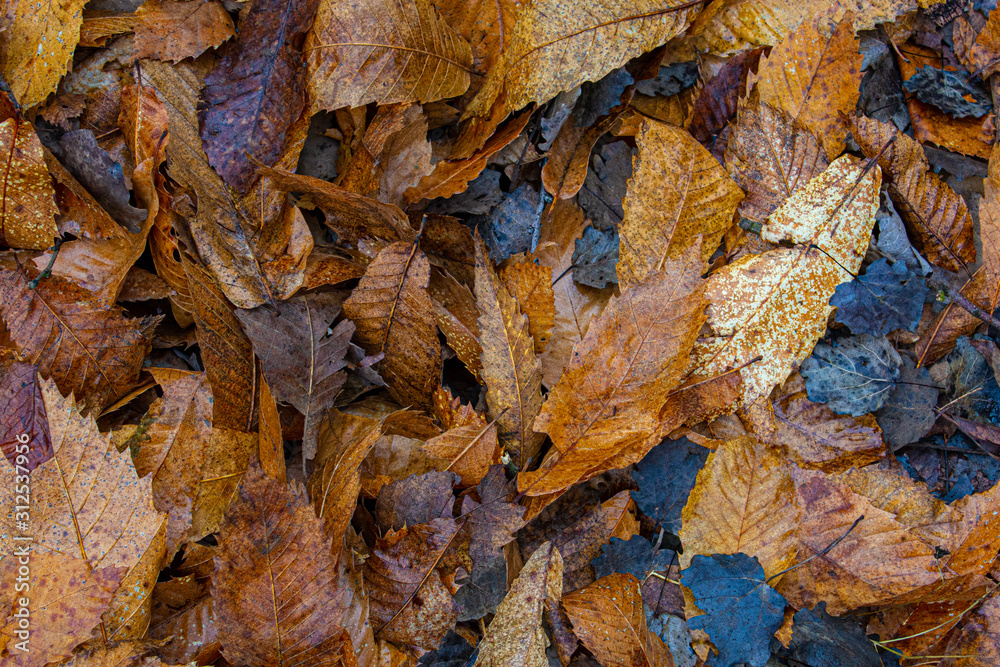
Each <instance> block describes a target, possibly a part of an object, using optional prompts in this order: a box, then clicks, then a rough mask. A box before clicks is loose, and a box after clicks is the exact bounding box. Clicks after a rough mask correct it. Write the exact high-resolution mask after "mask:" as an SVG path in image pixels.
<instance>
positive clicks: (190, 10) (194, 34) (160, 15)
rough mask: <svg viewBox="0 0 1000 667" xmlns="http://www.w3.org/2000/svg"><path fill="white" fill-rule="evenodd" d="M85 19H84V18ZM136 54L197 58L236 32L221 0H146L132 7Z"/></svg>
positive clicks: (154, 57) (166, 58)
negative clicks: (206, 0) (135, 7)
mask: <svg viewBox="0 0 1000 667" xmlns="http://www.w3.org/2000/svg"><path fill="white" fill-rule="evenodd" d="M84 22H85V23H86V19H84ZM134 27H135V55H136V57H137V58H153V59H154V60H170V61H173V62H178V61H180V60H184V59H185V58H197V57H198V56H200V55H201V54H202V53H204V52H205V51H206V50H208V49H211V48H214V47H216V46H219V45H220V44H222V43H223V42H225V41H226V40H228V39H229V38H230V37H232V36H233V35H235V34H236V32H235V30H234V29H233V20H232V19H231V18H230V17H229V14H228V13H227V12H226V9H225V7H223V6H222V3H221V2H215V1H214V0H210V1H209V2H203V1H199V0H194V1H191V0H182V1H179V2H178V1H177V0H146V2H144V3H142V4H141V5H139V8H138V9H137V10H136V11H135V26H134Z"/></svg>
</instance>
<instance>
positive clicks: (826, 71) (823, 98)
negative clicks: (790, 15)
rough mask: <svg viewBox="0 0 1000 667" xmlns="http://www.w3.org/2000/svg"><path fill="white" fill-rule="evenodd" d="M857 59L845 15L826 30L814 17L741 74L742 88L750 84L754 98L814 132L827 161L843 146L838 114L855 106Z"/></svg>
mask: <svg viewBox="0 0 1000 667" xmlns="http://www.w3.org/2000/svg"><path fill="white" fill-rule="evenodd" d="M861 61H862V58H861V54H860V53H859V52H858V43H857V41H856V38H855V37H854V26H853V25H852V21H851V20H850V19H849V18H845V19H843V20H842V21H841V22H840V23H839V24H838V25H837V27H836V29H834V30H833V32H832V34H830V35H824V34H823V32H822V31H821V30H820V29H819V25H818V21H815V20H814V21H807V22H806V23H803V24H802V26H800V27H799V28H798V29H797V30H796V31H795V32H794V33H792V34H791V35H790V36H789V37H788V38H786V39H785V40H784V41H782V42H781V44H779V45H777V46H775V47H774V49H773V50H772V51H771V54H770V55H769V56H767V57H766V58H764V57H762V58H761V59H760V65H759V66H758V71H757V74H756V75H754V74H753V73H752V72H751V73H750V74H749V75H748V76H747V89H750V88H752V87H753V86H754V84H756V86H757V91H758V93H759V94H760V101H761V102H763V103H765V104H770V105H771V106H774V107H777V108H778V109H781V110H783V111H784V112H785V113H787V114H788V115H789V116H790V117H791V118H792V119H793V120H796V121H798V122H799V123H801V124H802V125H803V126H804V127H805V128H806V129H808V130H809V131H810V132H812V133H813V134H815V135H816V136H817V137H819V140H820V143H822V144H823V148H825V149H826V156H827V158H829V159H830V160H832V159H834V158H835V157H837V156H838V155H840V153H841V152H842V151H843V150H844V139H845V138H846V136H847V126H846V124H845V122H844V120H843V118H842V117H841V114H848V113H850V112H851V111H854V107H855V106H856V105H857V102H858V94H859V93H858V91H859V88H860V86H861Z"/></svg>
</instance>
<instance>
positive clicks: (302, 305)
mask: <svg viewBox="0 0 1000 667" xmlns="http://www.w3.org/2000/svg"><path fill="white" fill-rule="evenodd" d="M340 301H341V298H340V297H338V296H337V295H335V294H304V295H302V296H297V297H292V298H291V299H288V300H286V301H282V302H281V303H279V304H278V311H277V313H275V312H273V311H271V310H270V309H267V308H263V307H262V308H255V309H254V310H237V311H236V313H235V314H236V317H237V318H239V320H240V322H242V323H243V328H244V330H245V331H246V332H247V335H248V336H249V337H250V339H251V341H252V342H253V345H254V350H255V352H256V353H257V356H258V357H259V358H260V363H261V367H262V368H263V371H264V375H265V377H267V378H268V381H269V386H270V387H272V388H273V389H272V391H273V392H274V396H275V398H276V399H277V400H279V401H281V402H283V403H290V404H291V405H294V406H295V408H296V409H297V410H298V411H299V412H301V413H302V415H303V416H304V417H305V426H303V436H302V440H303V442H302V455H303V456H304V457H305V458H307V459H312V458H315V456H316V432H317V430H318V428H319V422H320V420H321V419H322V416H323V414H325V413H326V411H327V410H329V409H330V408H331V407H333V401H334V399H335V398H336V397H337V393H338V392H339V391H340V388H341V387H342V386H343V384H344V382H345V381H346V380H347V373H346V372H345V371H344V369H345V368H346V366H347V361H346V360H345V359H344V357H345V355H346V354H347V346H348V344H349V343H350V340H351V335H352V334H353V333H354V324H353V323H351V322H347V321H343V322H340V323H339V324H337V325H336V327H333V328H332V330H330V329H328V327H330V326H331V325H332V324H333V320H334V318H335V317H336V316H337V315H338V314H339V312H340ZM328 331H330V333H329V334H328Z"/></svg>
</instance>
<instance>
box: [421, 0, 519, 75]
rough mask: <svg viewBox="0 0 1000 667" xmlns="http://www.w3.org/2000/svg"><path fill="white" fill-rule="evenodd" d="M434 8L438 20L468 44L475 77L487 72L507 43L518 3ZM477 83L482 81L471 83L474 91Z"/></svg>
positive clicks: (456, 0)
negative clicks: (436, 11) (443, 22)
mask: <svg viewBox="0 0 1000 667" xmlns="http://www.w3.org/2000/svg"><path fill="white" fill-rule="evenodd" d="M434 6H435V7H436V8H437V10H438V12H439V13H440V14H441V18H442V19H444V21H445V22H446V23H447V24H448V25H449V26H451V27H452V28H453V29H454V30H455V32H457V33H458V34H460V35H461V36H462V37H464V38H465V40H466V41H467V42H469V46H470V47H471V48H472V69H473V71H475V72H476V73H477V74H484V73H486V72H489V71H490V69H491V68H492V67H493V66H494V65H495V64H496V62H497V60H498V59H499V58H500V54H501V53H502V52H503V50H504V49H505V48H506V46H507V44H508V43H509V42H510V38H511V30H512V29H513V27H514V20H515V18H516V16H515V14H516V11H517V8H518V3H517V2H516V1H515V0H499V2H497V1H492V2H490V1H488V0H472V2H467V1H466V0H446V1H441V0H439V1H438V2H435V3H434ZM477 78H478V77H477ZM479 83H481V81H476V80H473V86H474V87H475V88H476V89H478V88H479Z"/></svg>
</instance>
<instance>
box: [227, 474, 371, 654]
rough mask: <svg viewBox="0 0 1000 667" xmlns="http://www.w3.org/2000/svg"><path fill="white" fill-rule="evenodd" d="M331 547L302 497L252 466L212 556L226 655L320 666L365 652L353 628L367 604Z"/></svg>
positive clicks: (355, 626)
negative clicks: (342, 655)
mask: <svg viewBox="0 0 1000 667" xmlns="http://www.w3.org/2000/svg"><path fill="white" fill-rule="evenodd" d="M328 544H329V543H328V541H327V539H326V537H325V536H324V533H323V522H322V520H321V519H319V518H317V517H316V515H315V514H314V513H313V511H312V509H311V508H310V507H309V504H308V502H307V500H306V498H305V496H304V494H303V495H296V494H294V493H292V492H291V491H290V490H289V489H288V487H286V486H284V485H283V484H280V483H278V482H276V481H274V480H273V479H271V478H269V477H267V476H266V475H264V473H263V471H261V469H260V467H259V466H256V465H254V466H251V467H250V470H249V471H248V473H247V474H246V476H245V477H244V478H243V483H242V484H241V485H240V490H239V496H238V498H237V500H236V501H235V502H234V503H233V504H232V506H231V507H230V508H229V511H228V512H226V519H225V521H224V522H223V524H222V527H221V529H220V531H219V551H218V553H217V554H216V556H215V574H214V575H213V577H212V598H213V599H214V600H215V618H216V621H215V622H216V624H217V626H218V632H219V641H221V642H222V646H223V649H222V651H223V654H224V655H226V656H228V657H229V659H231V660H234V661H237V662H240V663H242V664H246V665H275V664H282V663H284V662H287V661H288V660H295V661H297V662H298V663H299V664H302V665H320V664H323V663H325V662H327V661H328V660H329V659H330V655H331V654H333V655H336V654H337V653H343V652H350V653H359V652H361V651H362V650H363V648H364V646H363V645H364V639H363V633H362V632H361V631H360V628H359V627H358V626H357V625H355V623H352V622H351V621H352V619H353V618H354V617H355V616H356V614H357V613H358V612H359V611H360V613H361V617H362V618H363V617H364V616H365V615H366V614H365V612H364V606H365V605H364V600H363V598H362V597H361V596H360V592H359V588H358V586H357V584H356V583H355V582H352V576H351V574H350V573H349V572H347V571H346V570H345V568H344V566H343V564H342V563H339V562H338V560H337V559H336V558H335V557H334V556H332V555H331V554H330V549H329V546H328ZM363 624H364V621H363V620H362V622H361V625H362V626H363ZM352 626H353V627H352ZM247 628H253V629H254V631H253V633H252V634H248V633H247V632H246V630H247ZM352 657H353V656H352Z"/></svg>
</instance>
